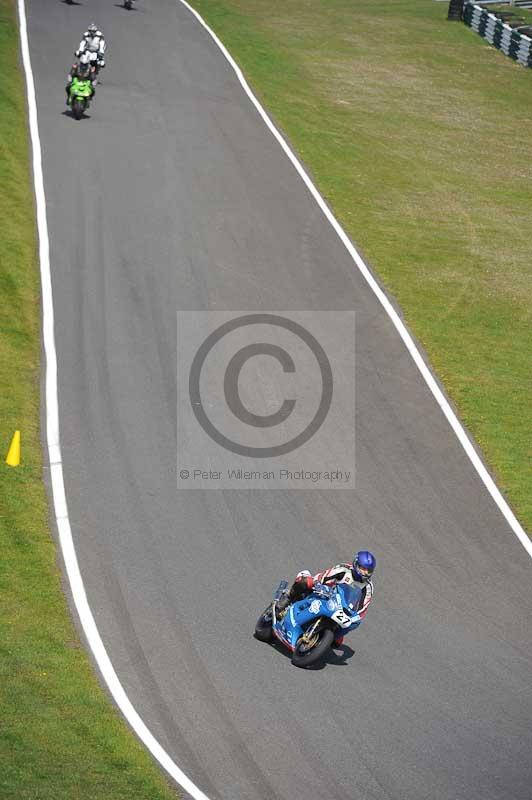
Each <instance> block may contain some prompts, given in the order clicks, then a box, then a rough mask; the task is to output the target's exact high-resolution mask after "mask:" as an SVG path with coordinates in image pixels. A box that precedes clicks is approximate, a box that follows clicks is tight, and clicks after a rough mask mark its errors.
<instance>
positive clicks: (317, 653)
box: [292, 628, 334, 667]
mask: <svg viewBox="0 0 532 800" xmlns="http://www.w3.org/2000/svg"><path fill="white" fill-rule="evenodd" d="M333 641H334V632H333V631H332V630H331V629H330V628H321V629H320V630H319V633H318V641H317V642H316V644H315V645H314V646H313V647H311V648H310V649H308V646H306V645H305V643H304V642H302V641H301V638H300V639H299V640H298V642H297V644H296V649H295V650H294V652H293V653H292V664H294V666H296V667H310V665H311V664H316V663H317V662H318V661H321V659H322V658H324V657H325V656H326V654H327V653H328V651H329V650H330V649H331V646H332V643H333Z"/></svg>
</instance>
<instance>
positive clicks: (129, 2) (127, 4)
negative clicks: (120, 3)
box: [124, 0, 133, 9]
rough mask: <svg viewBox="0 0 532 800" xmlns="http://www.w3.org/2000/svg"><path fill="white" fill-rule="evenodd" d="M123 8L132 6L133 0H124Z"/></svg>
mask: <svg viewBox="0 0 532 800" xmlns="http://www.w3.org/2000/svg"><path fill="white" fill-rule="evenodd" d="M124 8H129V9H131V8H133V0H124Z"/></svg>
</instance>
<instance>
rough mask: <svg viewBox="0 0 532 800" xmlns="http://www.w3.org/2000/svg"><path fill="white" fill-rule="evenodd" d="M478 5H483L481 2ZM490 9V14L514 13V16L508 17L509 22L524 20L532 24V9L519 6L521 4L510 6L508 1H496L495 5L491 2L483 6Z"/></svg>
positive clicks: (487, 9)
mask: <svg viewBox="0 0 532 800" xmlns="http://www.w3.org/2000/svg"><path fill="white" fill-rule="evenodd" d="M478 5H482V3H479V4H478ZM482 7H483V8H485V9H486V11H489V12H490V14H498V13H499V12H501V13H503V14H513V17H509V18H508V20H507V21H508V22H512V23H513V22H519V21H520V20H522V21H523V22H524V23H526V24H527V25H531V24H532V10H530V9H528V8H519V6H510V5H508V4H507V3H500V4H499V3H494V4H493V5H492V4H491V3H490V4H489V5H487V6H482Z"/></svg>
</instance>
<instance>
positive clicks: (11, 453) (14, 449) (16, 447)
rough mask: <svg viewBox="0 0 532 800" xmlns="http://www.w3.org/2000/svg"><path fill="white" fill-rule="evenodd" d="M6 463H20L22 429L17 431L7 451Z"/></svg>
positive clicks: (14, 465) (15, 464)
mask: <svg viewBox="0 0 532 800" xmlns="http://www.w3.org/2000/svg"><path fill="white" fill-rule="evenodd" d="M6 464H9V466H10V467H18V465H19V464H20V431H15V433H14V434H13V438H12V439H11V444H10V445H9V450H8V452H7V458H6Z"/></svg>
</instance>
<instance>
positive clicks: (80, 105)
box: [72, 97, 85, 119]
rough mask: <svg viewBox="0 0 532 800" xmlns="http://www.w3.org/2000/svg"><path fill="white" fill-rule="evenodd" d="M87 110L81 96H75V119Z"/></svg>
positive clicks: (73, 103) (73, 104)
mask: <svg viewBox="0 0 532 800" xmlns="http://www.w3.org/2000/svg"><path fill="white" fill-rule="evenodd" d="M84 111H85V101H84V100H82V99H81V98H79V97H74V99H73V100H72V114H73V115H74V118H75V119H81V118H82V116H83V112H84Z"/></svg>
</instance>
